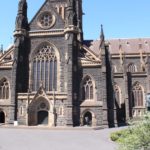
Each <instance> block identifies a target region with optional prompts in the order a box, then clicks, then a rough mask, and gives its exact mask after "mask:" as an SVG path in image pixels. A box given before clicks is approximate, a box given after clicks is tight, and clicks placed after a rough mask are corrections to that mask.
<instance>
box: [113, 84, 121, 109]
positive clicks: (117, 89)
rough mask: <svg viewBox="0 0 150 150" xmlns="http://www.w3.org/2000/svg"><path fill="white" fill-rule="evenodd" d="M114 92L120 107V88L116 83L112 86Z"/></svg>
mask: <svg viewBox="0 0 150 150" xmlns="http://www.w3.org/2000/svg"><path fill="white" fill-rule="evenodd" d="M114 93H115V100H116V102H117V104H118V106H119V107H120V106H121V104H122V101H121V90H120V87H119V86H118V85H117V84H115V86H114Z"/></svg>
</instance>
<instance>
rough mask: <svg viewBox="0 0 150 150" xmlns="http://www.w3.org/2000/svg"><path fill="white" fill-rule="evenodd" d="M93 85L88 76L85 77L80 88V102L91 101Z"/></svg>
mask: <svg viewBox="0 0 150 150" xmlns="http://www.w3.org/2000/svg"><path fill="white" fill-rule="evenodd" d="M93 98H94V96H93V83H92V80H91V78H90V77H89V76H87V77H85V79H84V80H83V86H82V100H90V99H93Z"/></svg>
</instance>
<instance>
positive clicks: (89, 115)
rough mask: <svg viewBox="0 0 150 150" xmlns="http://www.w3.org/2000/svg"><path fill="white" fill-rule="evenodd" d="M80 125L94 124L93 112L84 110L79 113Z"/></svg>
mask: <svg viewBox="0 0 150 150" xmlns="http://www.w3.org/2000/svg"><path fill="white" fill-rule="evenodd" d="M80 122H81V125H82V126H84V125H87V126H96V122H97V121H96V116H95V114H94V113H93V112H92V111H90V110H85V111H83V113H82V114H81V117H80Z"/></svg>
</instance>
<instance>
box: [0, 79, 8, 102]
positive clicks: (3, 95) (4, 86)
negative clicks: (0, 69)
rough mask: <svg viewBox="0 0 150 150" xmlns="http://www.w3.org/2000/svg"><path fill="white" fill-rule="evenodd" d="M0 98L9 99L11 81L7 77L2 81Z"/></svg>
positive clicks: (0, 82) (0, 83)
mask: <svg viewBox="0 0 150 150" xmlns="http://www.w3.org/2000/svg"><path fill="white" fill-rule="evenodd" d="M0 99H9V83H8V81H7V80H6V79H2V80H1V81H0Z"/></svg>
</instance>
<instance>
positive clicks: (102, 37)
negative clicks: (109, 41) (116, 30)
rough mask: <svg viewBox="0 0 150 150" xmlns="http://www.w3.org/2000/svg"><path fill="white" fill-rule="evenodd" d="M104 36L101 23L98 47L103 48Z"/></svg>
mask: <svg viewBox="0 0 150 150" xmlns="http://www.w3.org/2000/svg"><path fill="white" fill-rule="evenodd" d="M104 42H105V36H104V31H103V25H102V24H101V34H100V48H104V44H105V43H104Z"/></svg>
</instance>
